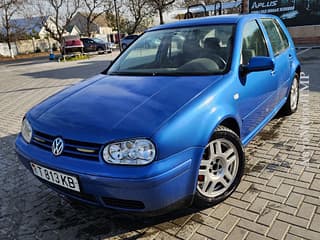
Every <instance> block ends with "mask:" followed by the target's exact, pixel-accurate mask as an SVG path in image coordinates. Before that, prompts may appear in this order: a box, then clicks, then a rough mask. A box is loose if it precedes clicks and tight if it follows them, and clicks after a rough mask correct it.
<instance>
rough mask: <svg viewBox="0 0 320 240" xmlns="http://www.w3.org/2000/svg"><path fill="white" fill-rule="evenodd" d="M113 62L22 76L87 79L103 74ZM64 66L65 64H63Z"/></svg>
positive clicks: (100, 61) (82, 65)
mask: <svg viewBox="0 0 320 240" xmlns="http://www.w3.org/2000/svg"><path fill="white" fill-rule="evenodd" d="M110 62H111V61H107V60H99V61H84V62H79V63H77V65H76V66H71V67H67V66H66V67H65V68H57V69H52V70H45V71H37V72H28V73H24V74H22V75H23V76H28V77H32V78H50V79H57V80H64V79H74V78H81V79H85V78H88V77H91V76H94V75H97V74H99V73H101V72H102V71H103V70H105V69H106V68H107V67H108V66H109V64H110ZM61 64H63V62H61Z"/></svg>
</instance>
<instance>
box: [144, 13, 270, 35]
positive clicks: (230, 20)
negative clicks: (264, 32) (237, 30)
mask: <svg viewBox="0 0 320 240" xmlns="http://www.w3.org/2000/svg"><path fill="white" fill-rule="evenodd" d="M258 18H275V16H274V15H270V14H228V15H220V16H209V17H201V18H192V19H186V20H181V21H176V22H172V23H167V24H163V25H159V26H156V27H153V28H150V29H148V30H147V32H148V31H156V30H161V29H170V28H180V27H193V26H201V25H211V24H236V23H237V22H238V21H240V20H241V19H243V20H244V21H246V20H247V21H249V20H251V19H258Z"/></svg>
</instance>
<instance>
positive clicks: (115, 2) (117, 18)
mask: <svg viewBox="0 0 320 240" xmlns="http://www.w3.org/2000/svg"><path fill="white" fill-rule="evenodd" d="M113 3H114V10H115V12H116V25H117V35H118V44H119V50H120V51H121V44H120V29H119V16H118V9H117V1H116V0H113Z"/></svg>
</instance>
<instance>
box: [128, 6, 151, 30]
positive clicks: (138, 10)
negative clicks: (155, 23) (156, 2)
mask: <svg viewBox="0 0 320 240" xmlns="http://www.w3.org/2000/svg"><path fill="white" fill-rule="evenodd" d="M148 3H149V0H128V1H127V2H126V4H125V6H126V7H127V8H128V10H129V15H130V16H131V17H132V19H133V21H129V22H128V29H127V32H128V33H129V34H132V33H134V32H136V30H137V29H138V28H139V27H140V28H144V26H143V25H147V24H145V23H147V21H148V19H149V18H150V17H151V16H152V14H153V11H150V7H149V5H148Z"/></svg>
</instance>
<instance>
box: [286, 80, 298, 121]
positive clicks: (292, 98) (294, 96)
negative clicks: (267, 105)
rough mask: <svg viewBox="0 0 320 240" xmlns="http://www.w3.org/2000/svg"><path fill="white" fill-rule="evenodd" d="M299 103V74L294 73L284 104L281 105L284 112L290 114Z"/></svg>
mask: <svg viewBox="0 0 320 240" xmlns="http://www.w3.org/2000/svg"><path fill="white" fill-rule="evenodd" d="M298 103H299V75H298V74H295V76H294V79H293V80H292V84H291V88H290V92H289V96H288V98H287V101H286V103H285V105H284V106H283V111H284V113H285V114H287V115H290V114H292V113H294V112H296V111H297V109H298Z"/></svg>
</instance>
